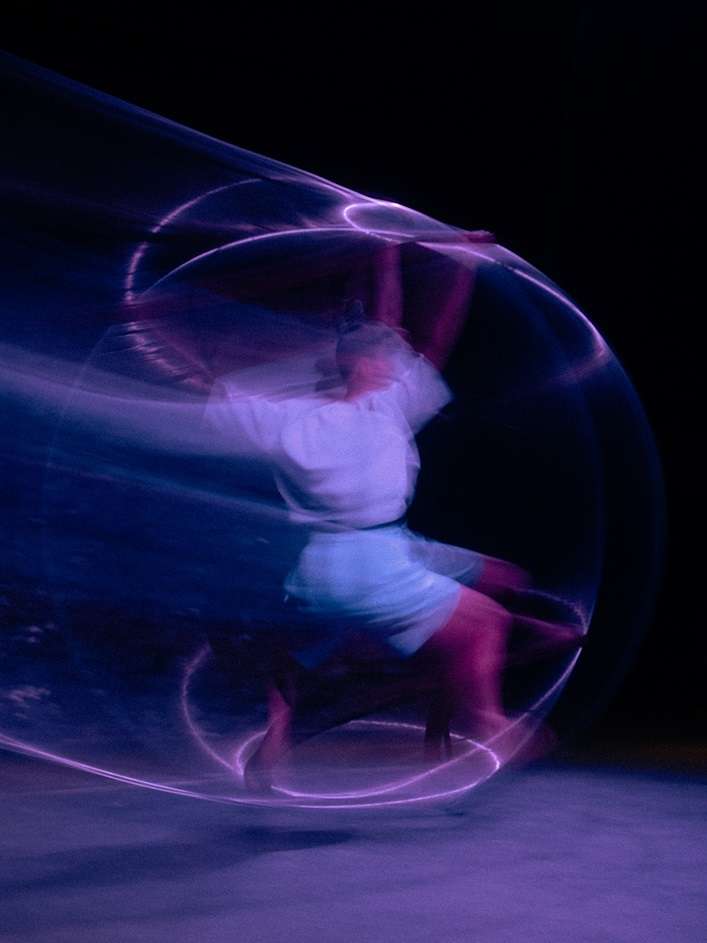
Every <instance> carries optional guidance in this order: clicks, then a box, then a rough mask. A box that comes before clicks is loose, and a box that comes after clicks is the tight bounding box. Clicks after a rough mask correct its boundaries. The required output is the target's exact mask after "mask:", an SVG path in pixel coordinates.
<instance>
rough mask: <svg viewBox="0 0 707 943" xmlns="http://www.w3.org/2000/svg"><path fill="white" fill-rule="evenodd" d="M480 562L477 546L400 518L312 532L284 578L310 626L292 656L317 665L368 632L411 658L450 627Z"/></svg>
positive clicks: (290, 593) (395, 652)
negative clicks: (458, 543) (455, 542)
mask: <svg viewBox="0 0 707 943" xmlns="http://www.w3.org/2000/svg"><path fill="white" fill-rule="evenodd" d="M482 568H483V557H482V556H480V555H479V554H477V553H474V551H472V550H467V549H465V548H463V547H454V546H451V545H448V544H443V543H439V542H437V541H434V540H429V539H427V538H426V537H423V536H421V535H420V534H415V533H414V532H413V531H411V530H409V529H408V528H407V527H406V526H405V525H404V524H401V523H394V524H388V525H385V526H381V527H375V528H369V529H366V530H351V531H340V532H334V531H329V532H327V531H314V532H312V534H311V536H310V539H309V542H308V543H307V545H306V546H305V548H304V550H303V551H302V553H301V555H300V558H299V560H298V562H297V565H296V566H295V567H294V569H293V570H291V572H290V573H289V575H288V576H287V578H286V580H285V591H286V593H287V594H288V596H289V597H290V605H294V607H295V608H296V610H297V612H298V613H299V614H300V615H301V616H303V617H304V618H305V620H307V619H309V620H311V628H312V635H311V639H310V641H309V643H308V642H307V641H306V640H303V643H302V644H301V645H300V647H298V648H295V650H294V651H293V655H294V656H295V657H296V658H297V659H298V660H299V661H300V662H301V663H302V664H304V665H306V666H308V667H314V666H315V665H317V664H320V663H321V662H322V661H325V660H326V659H327V658H328V657H329V656H331V655H333V654H334V653H335V652H336V651H337V649H339V648H341V647H345V646H346V643H347V641H348V640H349V639H350V638H351V637H353V636H359V637H360V636H363V637H365V638H368V639H370V640H371V641H373V642H377V643H382V645H383V647H384V648H385V649H386V650H389V651H390V652H391V653H393V654H395V655H397V656H398V657H402V658H406V657H408V656H410V655H412V654H413V653H414V652H416V651H417V650H418V649H419V648H420V647H421V646H422V645H424V643H425V642H426V641H427V640H428V639H429V638H430V637H431V636H432V635H434V634H435V632H437V631H439V629H441V628H442V627H443V626H444V625H446V623H447V622H448V621H449V619H450V617H451V615H452V613H453V612H454V610H455V608H456V606H457V603H458V600H459V593H460V591H461V586H462V584H465V585H467V586H472V585H474V583H475V582H476V581H477V580H478V578H479V576H480V574H481V570H482Z"/></svg>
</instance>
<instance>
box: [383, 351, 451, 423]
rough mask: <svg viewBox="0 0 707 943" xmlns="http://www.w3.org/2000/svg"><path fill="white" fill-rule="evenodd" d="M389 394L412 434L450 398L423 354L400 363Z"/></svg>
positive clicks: (448, 391)
mask: <svg viewBox="0 0 707 943" xmlns="http://www.w3.org/2000/svg"><path fill="white" fill-rule="evenodd" d="M389 392H390V396H391V398H392V399H393V401H394V402H395V403H396V405H397V407H398V409H400V411H401V412H402V413H403V415H404V416H405V419H406V420H407V422H408V425H409V426H410V428H411V429H412V431H413V432H419V430H420V429H422V427H423V426H424V425H426V423H428V422H429V421H430V420H431V419H432V418H433V417H434V416H436V415H437V413H438V412H439V411H440V410H441V409H443V408H444V407H445V406H446V405H447V403H449V402H451V400H452V399H453V395H452V391H451V390H450V388H449V387H448V386H447V384H446V383H445V381H444V380H443V379H442V375H441V374H440V373H439V371H438V370H437V369H436V367H434V366H433V365H432V364H431V363H430V361H429V360H428V359H427V358H426V357H425V356H423V355H422V354H411V355H410V356H409V357H406V358H405V359H404V360H403V362H402V363H401V366H400V372H399V373H398V375H397V377H396V379H395V380H394V381H393V383H392V384H391V387H390V388H389Z"/></svg>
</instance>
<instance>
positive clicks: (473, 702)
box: [424, 587, 512, 739]
mask: <svg viewBox="0 0 707 943" xmlns="http://www.w3.org/2000/svg"><path fill="white" fill-rule="evenodd" d="M511 621H512V617H511V615H510V613H509V612H508V611H507V610H506V609H504V608H503V606H501V605H500V604H499V603H497V602H495V601H494V600H493V599H490V598H489V597H488V596H484V595H483V594H482V593H479V592H477V591H476V590H473V589H469V588H468V587H462V588H461V592H460V596H459V602H458V604H457V607H456V609H455V611H454V613H453V614H452V617H451V619H450V620H449V621H448V622H447V624H446V625H445V626H444V627H443V628H442V629H440V631H439V632H437V633H436V634H435V635H434V636H432V638H431V639H430V640H429V641H428V642H427V643H426V645H425V646H424V650H426V653H427V654H432V655H433V656H434V657H435V658H436V660H437V662H438V664H439V670H440V683H441V685H442V689H443V692H446V695H447V697H448V699H449V705H450V709H451V712H453V714H454V716H455V717H456V718H457V720H458V721H459V722H460V723H461V724H462V725H463V726H464V728H466V729H467V730H468V731H469V732H470V733H473V734H474V735H476V736H479V737H481V738H482V739H485V738H488V737H490V736H493V735H494V734H495V733H497V732H498V731H499V730H501V729H503V727H504V726H506V725H507V724H508V722H509V721H508V718H507V717H506V715H505V713H504V711H503V704H502V698H501V673H502V669H503V665H504V659H505V652H506V642H507V637H508V632H509V629H510V625H511ZM443 696H444V695H443V694H440V695H439V697H440V698H443ZM442 703H443V702H442V701H441V700H440V701H438V702H437V704H436V705H435V704H434V703H433V710H432V717H431V724H430V734H431V736H430V738H429V739H432V738H433V736H434V734H435V733H438V731H437V730H436V727H437V726H439V723H440V720H441V714H442V706H441V705H442Z"/></svg>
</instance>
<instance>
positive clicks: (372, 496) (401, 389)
mask: <svg viewBox="0 0 707 943" xmlns="http://www.w3.org/2000/svg"><path fill="white" fill-rule="evenodd" d="M393 364H394V370H393V376H392V379H391V382H390V383H389V384H388V385H387V386H385V387H384V388H382V389H377V390H371V391H369V392H366V393H363V394H362V395H360V396H358V397H356V398H353V399H344V398H343V397H342V396H337V395H335V394H334V395H332V394H327V395H323V394H321V395H320V394H317V393H316V392H311V393H308V394H306V393H305V394H300V395H288V394H285V395H282V396H272V395H268V394H267V393H262V392H255V393H254V392H252V391H249V389H248V384H247V383H246V384H244V383H243V378H242V376H240V375H239V374H232V375H229V376H226V377H224V378H222V379H221V380H220V381H218V383H217V384H216V385H215V387H214V390H213V392H212V395H211V397H210V399H209V402H208V404H207V407H206V415H205V419H206V421H207V422H209V423H210V424H211V425H212V427H215V428H216V429H218V430H219V432H220V433H221V434H222V435H223V436H225V437H226V439H227V441H228V443H229V446H230V447H232V448H233V450H234V452H235V453H238V454H242V455H244V456H245V455H252V456H257V457H260V458H262V459H265V460H268V461H269V462H271V463H272V467H273V471H274V474H275V480H276V483H277V486H278V489H279V491H280V493H281V495H282V497H283V499H284V500H285V502H286V504H287V506H288V508H289V512H290V516H291V518H292V520H293V521H295V522H298V523H303V524H309V525H312V526H316V525H317V524H321V525H323V526H326V525H327V524H329V525H335V526H339V527H350V528H360V527H372V526H375V525H377V524H383V523H386V522H388V521H392V520H396V519H397V518H399V517H402V516H403V515H404V514H405V511H406V510H407V507H408V504H409V503H410V501H411V499H412V496H413V493H414V490H415V481H416V478H417V474H418V471H419V467H420V459H419V453H418V451H417V447H416V445H415V441H414V436H415V434H416V433H417V432H418V431H419V430H420V429H421V428H422V426H424V425H425V423H427V422H428V421H429V420H430V419H431V418H432V417H433V416H435V415H436V414H437V413H438V412H439V410H440V409H442V407H443V406H444V405H445V404H446V403H448V402H449V401H450V399H451V392H450V390H449V387H448V386H447V384H446V383H445V382H444V380H443V379H442V377H441V376H440V374H439V373H438V371H437V370H436V369H435V368H434V367H433V365H432V364H431V363H430V362H429V361H428V360H427V359H426V358H425V357H424V356H422V355H421V354H415V353H413V352H412V351H405V352H404V353H401V354H398V355H397V356H396V357H395V358H394V359H393ZM283 368H284V369H286V367H284V365H283ZM340 392H342V393H343V390H341V391H340Z"/></svg>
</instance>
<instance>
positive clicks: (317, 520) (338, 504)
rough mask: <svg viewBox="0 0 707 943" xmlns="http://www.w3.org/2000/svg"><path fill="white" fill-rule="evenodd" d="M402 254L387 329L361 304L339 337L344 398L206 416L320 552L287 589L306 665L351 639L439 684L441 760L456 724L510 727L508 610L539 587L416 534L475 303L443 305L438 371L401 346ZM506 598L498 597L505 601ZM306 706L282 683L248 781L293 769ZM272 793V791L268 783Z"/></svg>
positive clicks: (434, 350) (240, 400) (227, 398)
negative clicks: (302, 632) (258, 458)
mask: <svg viewBox="0 0 707 943" xmlns="http://www.w3.org/2000/svg"><path fill="white" fill-rule="evenodd" d="M397 258H398V257H397V255H396V253H395V251H394V250H393V249H391V248H389V247H386V248H385V250H384V252H383V253H382V254H381V256H380V257H379V262H380V260H381V259H382V263H380V264H379V274H380V278H379V283H378V292H377V311H376V313H377V315H378V317H379V319H380V320H378V321H376V322H371V321H368V320H366V319H365V318H364V312H363V308H362V305H361V304H360V302H354V303H353V304H351V305H350V306H349V310H348V312H347V316H346V317H345V318H344V319H343V320H342V321H341V322H340V324H339V337H338V342H337V343H336V363H337V366H338V371H339V374H340V383H339V385H338V387H335V388H334V389H329V390H327V391H325V392H322V393H316V392H315V393H312V394H311V395H308V396H298V397H285V398H268V397H267V396H256V397H253V396H244V395H243V394H242V393H241V391H239V388H238V383H237V377H236V378H235V379H234V381H233V382H231V381H228V380H226V381H224V383H223V384H222V386H221V389H220V392H219V393H218V394H217V395H216V397H215V398H212V402H211V404H210V409H211V411H212V418H213V417H216V418H217V421H219V422H220V423H221V425H222V427H224V428H226V429H230V431H231V434H232V435H234V436H236V437H239V438H240V439H241V440H244V439H249V440H250V441H252V442H253V444H254V447H255V446H256V445H257V446H258V447H259V448H260V449H261V450H262V451H265V452H267V453H268V454H269V456H270V461H271V462H272V466H273V468H274V473H275V479H276V482H277V486H278V489H279V491H280V494H281V495H282V497H283V499H284V500H285V502H286V504H287V507H288V509H289V514H290V518H291V519H292V521H294V522H296V523H297V524H299V525H301V526H302V527H304V528H306V530H307V533H308V540H307V543H306V546H305V547H304V549H303V551H302V552H301V554H300V556H299V559H298V561H297V563H296V565H295V566H294V568H293V569H292V570H291V572H290V573H289V574H288V576H287V578H286V580H285V590H286V593H287V595H288V598H289V600H290V605H291V606H292V607H293V611H294V612H296V613H297V617H298V619H300V620H301V619H304V620H305V621H307V622H309V623H310V624H311V626H312V629H313V631H312V637H311V640H310V641H309V642H307V641H306V640H305V641H303V640H302V639H301V638H298V639H295V638H294V637H293V642H292V645H291V648H290V651H291V654H292V656H293V657H294V658H295V659H296V661H297V662H298V663H299V664H300V665H302V666H304V667H305V668H308V669H317V668H318V667H319V666H321V665H323V664H325V663H326V662H327V661H328V660H329V659H331V658H332V657H335V656H336V655H337V653H339V652H341V651H345V650H346V648H347V646H349V645H351V644H352V642H353V641H354V640H359V641H360V640H361V639H363V640H364V641H365V642H368V643H370V644H371V646H373V648H374V649H377V651H378V652H379V654H380V655H381V656H383V657H384V656H385V655H386V653H387V655H388V656H389V657H390V656H392V657H394V658H398V659H410V658H413V657H414V658H415V659H417V660H418V661H419V662H420V663H421V669H422V670H425V671H428V672H433V673H434V676H435V681H436V685H437V687H438V691H439V693H438V694H437V696H436V697H435V699H434V701H433V704H432V708H431V712H430V716H429V720H428V726H427V735H426V742H427V748H428V752H429V753H430V755H432V756H434V755H436V754H437V753H438V752H439V750H440V748H441V744H442V742H443V740H444V738H445V736H446V734H447V732H448V729H449V723H450V720H451V719H455V721H456V722H458V723H459V724H460V725H461V726H462V727H463V728H464V729H465V730H466V731H467V732H468V733H471V734H473V735H474V736H475V737H477V738H479V739H482V740H488V739H489V738H492V737H493V736H494V735H496V734H498V733H500V732H501V731H502V730H503V729H504V728H505V727H507V726H508V723H509V719H508V717H507V716H506V714H505V712H504V709H503V704H502V698H501V675H502V669H503V665H504V657H505V651H506V642H507V637H508V633H509V629H510V626H511V622H512V617H511V615H510V613H509V612H508V610H507V609H506V608H505V607H504V606H503V605H502V604H501V602H499V601H498V600H499V598H502V596H503V594H504V593H507V592H509V591H514V590H518V589H521V588H522V587H523V586H524V585H525V584H526V582H527V578H526V576H525V574H524V573H523V572H522V571H521V570H520V569H519V568H517V567H514V566H513V565H511V564H507V563H505V562H503V561H497V560H491V559H489V558H485V557H483V556H481V555H480V554H477V553H474V552H473V551H470V550H466V549H464V548H460V547H450V546H448V545H444V544H441V543H438V542H435V541H431V540H428V539H426V538H424V537H422V536H420V535H418V534H414V533H413V532H411V531H410V530H409V529H408V528H407V527H406V525H405V514H406V511H407V508H408V506H409V504H410V502H411V500H412V498H413V495H414V491H415V483H416V479H417V475H418V471H419V467H420V458H419V452H418V450H417V447H416V444H415V435H416V434H417V433H418V432H419V431H420V429H421V428H422V427H423V426H424V425H425V424H426V423H427V422H429V421H430V420H431V419H432V418H433V417H434V416H435V415H437V413H438V412H439V411H440V410H441V409H442V408H443V407H444V406H445V405H446V404H447V403H448V402H449V401H450V399H451V392H450V390H449V388H448V387H447V385H446V383H445V382H444V380H443V379H442V377H441V375H440V373H439V371H438V369H437V367H436V366H435V364H434V363H433V362H432V359H431V357H434V358H435V359H437V360H438V361H439V360H440V359H441V358H442V356H443V352H444V350H445V349H446V350H448V349H449V348H450V347H451V344H452V343H453V340H454V339H455V338H456V335H457V333H458V329H459V320H460V317H461V312H462V310H466V307H467V304H468V300H469V295H470V291H471V274H470V273H469V272H468V271H466V270H462V271H461V275H460V276H459V278H458V282H457V284H456V285H455V286H454V291H452V292H450V293H449V294H448V296H447V306H446V310H444V311H440V316H439V318H438V319H437V320H436V321H435V330H434V331H432V332H431V333H430V334H429V335H428V338H427V349H428V351H429V352H430V356H427V354H426V353H424V352H422V351H415V350H414V349H413V348H412V347H411V346H410V345H409V344H408V343H407V341H406V340H405V339H404V338H403V336H402V332H401V330H400V328H399V327H398V326H397V324H396V322H399V320H400V315H399V312H400V307H401V305H400V279H399V275H398V274H397V273H396V270H395V266H396V263H397ZM494 597H496V598H494ZM296 698H297V693H296V691H295V690H294V689H293V685H292V681H291V679H288V678H287V676H286V675H283V676H282V677H281V678H280V681H279V683H278V684H276V685H273V686H272V688H271V690H270V695H269V719H270V723H269V729H268V732H267V734H266V736H265V738H264V740H263V742H262V743H261V745H260V748H259V750H258V751H257V753H256V755H255V756H254V758H253V760H252V762H251V764H250V771H251V781H255V782H257V780H258V776H259V775H260V773H266V771H267V769H268V768H269V767H270V766H272V764H273V763H275V762H276V761H277V759H278V758H279V757H280V756H281V755H282V754H283V752H284V751H285V750H286V749H287V745H288V742H289V733H290V726H291V721H292V712H293V707H294V705H295V702H296ZM265 778H266V777H265Z"/></svg>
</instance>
